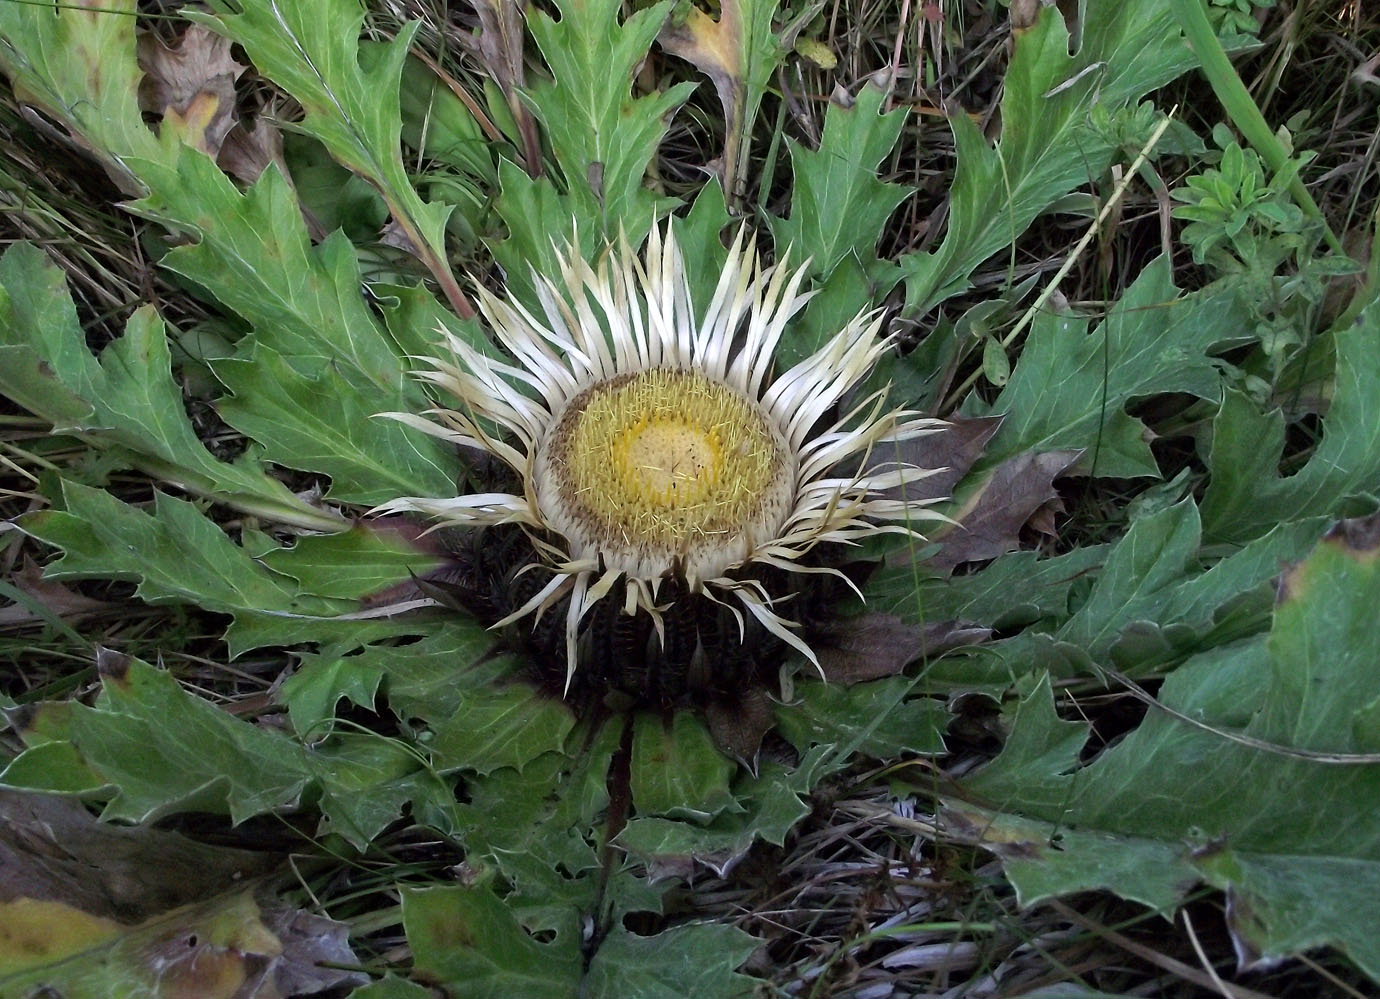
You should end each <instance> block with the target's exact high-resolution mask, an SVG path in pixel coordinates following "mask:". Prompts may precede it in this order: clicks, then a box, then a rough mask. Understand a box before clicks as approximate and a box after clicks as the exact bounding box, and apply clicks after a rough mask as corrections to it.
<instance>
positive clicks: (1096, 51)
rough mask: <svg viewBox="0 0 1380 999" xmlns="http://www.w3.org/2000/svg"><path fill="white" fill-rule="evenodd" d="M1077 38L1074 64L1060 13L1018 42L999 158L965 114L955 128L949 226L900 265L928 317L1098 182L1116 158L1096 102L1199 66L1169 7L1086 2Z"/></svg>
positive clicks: (1129, 99) (909, 292) (1128, 97)
mask: <svg viewBox="0 0 1380 999" xmlns="http://www.w3.org/2000/svg"><path fill="white" fill-rule="evenodd" d="M1081 28H1082V31H1081V34H1082V44H1081V45H1080V46H1079V49H1078V52H1077V54H1075V55H1070V53H1069V35H1068V30H1067V28H1066V27H1065V25H1064V19H1063V16H1062V14H1061V13H1060V12H1059V11H1058V10H1056V9H1055V8H1053V7H1043V8H1041V10H1040V13H1039V17H1038V19H1037V20H1036V22H1035V24H1034V25H1033V26H1032V27H1030V28H1026V29H1020V30H1017V31H1016V32H1015V51H1014V53H1013V55H1012V58H1011V65H1010V67H1009V68H1008V69H1007V72H1006V79H1005V80H1004V82H1003V86H1002V93H1003V97H1002V104H1001V121H1002V133H1001V138H1000V139H999V141H998V142H997V145H996V148H995V149H994V148H990V147H989V146H988V145H987V140H986V139H984V138H983V136H982V133H981V132H979V131H978V129H977V126H976V125H974V124H973V123H972V122H971V121H970V120H969V119H968V117H967V115H965V114H956V115H954V116H953V117H952V118H950V119H949V124H950V127H952V129H953V133H954V145H955V148H956V151H957V154H958V164H957V167H956V169H955V173H954V181H953V186H952V187H951V189H950V192H949V216H948V228H947V230H946V231H945V233H944V240H943V242H942V243H940V245H939V247H938V249H936V250H933V251H930V252H923V253H912V254H907V255H906V256H904V257H902V258H901V266H902V268H903V269H904V271H905V276H906V306H907V308H908V309H910V310H913V311H915V312H917V313H920V314H923V313H926V312H929V311H930V310H931V309H932V308H934V307H935V306H936V305H938V304H939V303H940V302H942V301H944V300H945V299H946V298H950V297H952V296H953V295H956V294H958V293H959V292H961V291H963V290H964V289H965V288H966V287H967V286H968V276H969V275H970V274H971V273H972V272H973V270H974V269H975V268H976V267H977V266H978V265H979V264H981V263H982V262H983V261H984V260H986V259H987V258H988V257H990V256H991V255H992V254H994V253H996V252H998V251H999V250H1001V249H1002V248H1003V247H1005V246H1009V245H1011V244H1013V243H1014V242H1015V241H1016V239H1017V237H1019V236H1020V235H1021V233H1023V232H1024V231H1025V230H1026V228H1027V227H1028V226H1029V225H1030V223H1031V222H1032V221H1033V220H1034V219H1035V218H1036V217H1037V216H1038V215H1039V214H1040V213H1041V212H1043V211H1044V210H1045V209H1046V208H1047V207H1048V206H1050V205H1053V204H1054V203H1055V202H1056V201H1058V200H1059V199H1060V198H1062V197H1063V196H1064V195H1066V194H1067V193H1068V192H1070V191H1072V190H1074V189H1075V188H1077V187H1079V186H1082V185H1086V184H1090V183H1095V182H1096V181H1097V180H1098V179H1099V178H1100V176H1101V174H1102V172H1103V170H1105V169H1106V167H1107V164H1108V162H1109V161H1110V157H1111V154H1112V152H1113V150H1112V148H1111V146H1110V144H1109V142H1108V141H1107V139H1106V138H1105V137H1104V136H1103V135H1101V134H1100V133H1099V132H1098V130H1097V129H1095V128H1094V127H1093V126H1092V124H1091V121H1090V115H1089V111H1090V109H1091V108H1092V107H1093V105H1094V103H1096V104H1099V105H1102V106H1104V107H1108V108H1113V109H1116V108H1120V107H1123V106H1126V105H1128V104H1131V103H1133V102H1134V101H1135V100H1137V99H1138V98H1139V97H1141V96H1142V95H1144V94H1146V93H1149V92H1150V91H1151V90H1154V89H1155V88H1156V87H1159V86H1162V85H1164V84H1165V83H1168V82H1169V81H1170V80H1172V79H1174V78H1175V77H1176V76H1178V75H1179V74H1180V73H1182V72H1184V71H1185V70H1187V69H1189V68H1190V67H1192V66H1193V65H1194V59H1193V56H1192V54H1191V53H1190V52H1189V50H1188V48H1187V46H1185V45H1184V43H1183V39H1182V37H1181V35H1180V32H1179V28H1178V25H1177V23H1176V21H1175V18H1174V15H1173V13H1172V11H1171V0H1128V2H1125V3H1096V4H1089V5H1088V7H1087V10H1086V17H1085V19H1084V20H1083V22H1082V25H1081Z"/></svg>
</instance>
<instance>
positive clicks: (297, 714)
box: [278, 655, 383, 742]
mask: <svg viewBox="0 0 1380 999" xmlns="http://www.w3.org/2000/svg"><path fill="white" fill-rule="evenodd" d="M382 679H383V670H382V669H380V668H379V667H378V666H375V665H373V664H371V663H367V662H363V663H362V662H361V661H360V657H359V656H352V657H342V656H332V657H326V656H315V655H309V656H303V657H302V663H301V665H300V666H298V668H297V672H295V673H293V674H292V676H290V677H288V678H287V679H286V680H284V681H283V683H282V685H281V686H280V687H279V688H278V699H279V700H280V701H282V702H283V703H285V704H286V705H287V708H288V717H289V718H290V719H292V730H293V731H294V732H296V733H297V734H298V735H299V736H301V737H302V738H303V739H305V740H307V741H309V742H319V741H320V740H322V739H324V738H326V737H327V736H329V735H330V734H331V730H332V726H331V724H330V722H331V721H332V720H333V719H334V718H335V706H336V702H338V701H339V700H340V699H341V698H342V697H343V698H346V699H347V700H349V701H350V702H351V703H353V704H357V705H359V707H361V708H364V709H365V710H366V711H370V710H373V707H374V695H375V694H376V693H377V692H378V688H379V681H380V680H382Z"/></svg>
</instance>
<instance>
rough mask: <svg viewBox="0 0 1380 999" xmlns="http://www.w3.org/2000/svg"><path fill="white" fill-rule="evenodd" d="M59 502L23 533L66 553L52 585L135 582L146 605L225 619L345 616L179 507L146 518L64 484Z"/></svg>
mask: <svg viewBox="0 0 1380 999" xmlns="http://www.w3.org/2000/svg"><path fill="white" fill-rule="evenodd" d="M62 503H63V509H61V510H46V511H43V512H41V513H37V514H33V515H32V516H29V517H26V518H25V519H24V530H25V531H26V532H27V533H29V534H32V535H33V536H34V537H36V538H39V539H41V540H43V541H46V542H47V543H48V544H50V545H56V546H57V547H59V548H61V549H62V550H63V556H62V558H60V559H58V560H57V561H56V562H54V563H52V564H51V565H50V566H48V568H47V571H46V573H45V575H46V576H47V578H49V579H54V580H62V579H91V578H106V579H108V578H111V577H114V578H117V579H133V580H136V581H137V582H138V583H139V589H138V593H139V596H140V597H142V598H143V599H145V600H147V601H149V602H150V603H189V604H195V605H197V606H200V607H204V608H206V609H207V610H214V611H221V612H222V613H227V614H234V613H237V612H239V611H246V610H249V611H263V612H271V613H279V614H300V615H312V616H333V615H335V614H338V613H341V612H342V611H343V610H345V609H348V605H344V604H342V603H341V602H338V601H331V600H325V599H323V598H320V597H315V596H311V595H307V594H299V593H298V591H297V587H296V586H295V585H293V584H292V583H291V581H289V580H288V579H286V578H285V577H283V576H279V575H277V574H276V573H273V572H270V571H269V570H267V569H265V568H264V567H263V566H261V565H259V564H258V563H256V562H255V561H254V560H253V559H251V558H250V557H249V556H248V555H247V554H246V553H245V552H244V550H243V549H242V548H240V547H239V546H238V545H236V544H235V543H234V542H232V541H231V540H230V539H229V538H227V537H226V536H225V533H224V532H223V531H222V530H221V529H220V528H219V527H217V526H216V525H215V524H214V523H213V522H212V521H210V520H209V519H207V518H206V517H203V516H202V515H201V514H200V513H198V512H197V510H196V508H195V507H194V506H192V504H190V503H187V502H185V501H184V500H179V499H174V498H173V497H171V496H168V495H166V494H165V493H158V494H156V496H155V498H154V507H153V513H152V514H148V513H145V512H143V511H142V510H139V509H137V508H135V507H133V506H130V505H129V504H127V503H122V502H120V501H119V500H118V499H116V498H115V497H114V496H111V495H110V494H109V493H107V492H105V491H103V490H100V489H92V488H90V487H89V486H82V485H78V484H77V483H75V482H71V481H69V480H63V482H62Z"/></svg>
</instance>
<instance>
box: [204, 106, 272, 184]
mask: <svg viewBox="0 0 1380 999" xmlns="http://www.w3.org/2000/svg"><path fill="white" fill-rule="evenodd" d="M216 163H217V164H218V165H219V166H220V168H221V169H222V170H224V171H225V172H226V173H228V174H229V175H230V176H232V177H234V178H235V179H236V180H238V181H241V182H243V183H245V184H252V183H254V181H256V180H258V179H259V174H261V173H263V172H264V170H266V169H268V165H269V164H270V163H277V164H278V168H279V169H280V170H282V172H283V176H285V177H286V176H287V167H286V166H285V165H284V163H283V133H282V132H280V131H278V129H277V128H276V127H274V126H273V125H271V124H269V123H268V122H266V121H263V120H260V121H259V122H258V123H257V124H256V125H255V126H254V128H252V129H250V128H249V127H247V126H246V125H245V123H244V122H242V121H241V122H236V123H235V126H234V127H233V128H231V129H230V131H229V132H227V133H226V135H225V141H224V142H223V143H221V147H220V155H219V156H217V157H216Z"/></svg>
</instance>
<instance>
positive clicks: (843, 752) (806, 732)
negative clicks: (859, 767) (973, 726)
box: [776, 676, 949, 760]
mask: <svg viewBox="0 0 1380 999" xmlns="http://www.w3.org/2000/svg"><path fill="white" fill-rule="evenodd" d="M915 685H916V681H915V679H914V678H912V677H907V676H892V677H887V678H886V679H885V680H876V681H873V682H871V683H859V684H856V685H854V686H852V687H845V686H843V685H842V684H837V683H816V682H814V681H806V682H804V683H801V684H800V686H799V687H798V688H797V689H796V701H795V702H794V703H791V704H789V705H783V706H781V707H778V708H777V710H776V722H777V729H778V731H780V733H781V734H782V735H783V736H785V737H786V739H787V740H789V741H790V742H791V743H792V744H793V745H794V746H795V747H796V748H797V749H800V750H802V751H803V750H805V749H807V748H808V747H810V746H812V745H816V744H820V745H832V746H833V747H834V751H835V754H836V756H837V757H838V758H840V759H843V758H846V757H848V756H851V755H852V754H854V753H861V754H863V755H865V756H874V757H876V758H878V759H883V760H885V759H892V758H895V757H897V756H900V755H902V754H904V753H922V754H934V753H942V752H943V751H944V729H945V727H946V726H947V725H948V723H949V714H948V711H947V710H946V709H945V708H944V706H943V704H941V703H940V702H939V701H936V700H933V699H931V698H927V697H915V698H912V699H909V700H907V695H908V694H910V693H911V692H912V690H914V688H915Z"/></svg>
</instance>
